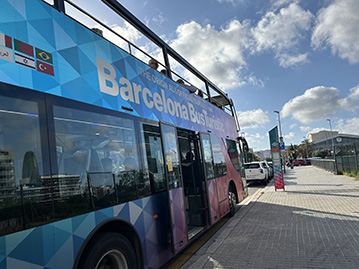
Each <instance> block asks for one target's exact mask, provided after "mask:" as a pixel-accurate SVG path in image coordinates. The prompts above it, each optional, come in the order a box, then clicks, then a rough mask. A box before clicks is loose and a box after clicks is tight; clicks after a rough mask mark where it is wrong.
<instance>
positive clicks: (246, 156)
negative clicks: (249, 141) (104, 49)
mask: <svg viewBox="0 0 359 269" xmlns="http://www.w3.org/2000/svg"><path fill="white" fill-rule="evenodd" d="M244 135H245V133H244V132H242V133H241V137H242V141H243V140H244ZM243 150H244V152H243V153H244V156H243V157H244V162H245V163H246V162H248V155H247V151H248V147H246V148H244V147H243Z"/></svg>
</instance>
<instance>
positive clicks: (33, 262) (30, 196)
mask: <svg viewBox="0 0 359 269" xmlns="http://www.w3.org/2000/svg"><path fill="white" fill-rule="evenodd" d="M48 2H49V1H48ZM48 2H44V1H41V0H24V1H17V0H16V1H15V0H1V1H0V3H1V10H0V21H1V23H0V235H1V236H0V242H1V244H0V267H1V268H144V267H145V268H159V267H161V266H163V265H164V264H165V263H166V262H168V261H169V260H170V259H172V258H173V257H174V256H176V255H177V254H178V253H180V252H181V251H182V250H183V249H184V248H185V247H186V246H188V245H189V244H190V243H191V242H193V240H195V239H196V238H198V236H199V235H201V234H203V233H204V232H205V231H206V230H208V229H209V228H210V227H211V226H213V225H214V224H215V223H216V222H218V221H219V220H220V219H221V218H223V217H224V216H226V215H228V214H229V215H234V213H235V205H236V203H238V202H240V201H241V200H243V199H244V197H245V196H246V195H247V189H246V183H245V179H244V176H243V167H242V161H241V144H240V143H241V142H240V139H239V138H238V131H239V125H238V123H237V120H236V116H235V110H234V106H233V102H232V100H231V99H230V98H229V97H228V96H227V94H225V93H224V92H222V91H221V90H220V89H218V88H217V87H216V86H215V85H214V84H213V83H211V82H210V81H209V80H208V79H207V78H206V77H205V76H203V75H202V74H201V73H200V72H198V71H197V70H196V69H195V68H193V67H192V66H191V65H190V64H189V63H188V62H187V61H186V60H184V59H183V58H182V57H181V56H180V55H179V54H178V53H176V52H175V51H174V50H172V49H171V48H170V47H169V46H168V45H167V44H166V43H165V42H163V41H162V40H161V39H160V38H159V37H158V36H156V35H155V34H154V33H153V32H151V30H149V29H148V28H147V27H146V26H144V25H143V24H142V23H141V22H140V21H139V20H137V19H136V18H135V17H134V16H133V15H132V14H131V13H129V12H128V11H127V10H126V9H124V8H123V7H122V6H121V5H120V4H119V3H118V2H116V1H111V0H107V1H97V2H98V3H100V4H102V5H104V6H105V7H106V8H108V9H109V10H110V11H111V12H113V13H114V14H116V16H121V17H123V18H125V19H126V20H128V21H129V22H130V23H131V24H132V25H134V26H135V27H136V28H137V29H138V30H139V31H141V32H142V33H144V34H145V35H146V36H147V37H149V38H150V40H152V41H153V42H155V43H156V44H157V45H159V46H160V47H161V48H162V49H163V52H164V53H163V55H164V60H163V62H164V64H163V67H164V68H166V69H167V71H168V75H167V76H165V75H163V74H162V73H160V72H157V70H155V69H153V68H151V67H150V66H148V65H147V64H146V63H145V62H143V61H141V60H140V59H138V58H136V57H134V56H133V55H132V54H131V53H130V52H127V51H125V50H123V49H121V48H119V47H118V46H116V45H115V44H113V43H112V42H110V41H109V40H108V39H107V38H106V35H102V34H101V32H100V31H94V30H93V29H91V27H88V26H86V25H84V24H83V23H80V22H79V21H78V20H77V18H74V17H73V16H70V14H68V13H67V9H69V10H70V7H71V9H76V10H77V11H78V12H80V13H82V14H85V15H86V16H88V17H89V18H91V19H92V20H93V21H97V22H99V21H98V20H97V19H96V18H95V17H93V16H92V15H91V14H89V13H88V12H86V11H85V10H84V9H82V8H81V7H79V6H77V5H75V4H74V3H73V2H70V1H63V0H57V1H54V2H53V3H51V1H50V3H48ZM99 23H100V24H101V27H102V26H103V27H107V28H106V29H108V31H111V32H112V33H115V32H114V30H113V29H111V28H109V27H108V26H106V25H103V24H102V23H101V22H99ZM115 34H118V33H115ZM128 44H129V45H130V47H131V46H135V45H134V44H131V43H128ZM145 54H146V53H145ZM168 56H171V57H172V58H174V59H176V61H178V62H179V63H181V64H182V65H183V66H184V67H185V68H186V69H187V70H189V71H191V72H192V73H193V74H195V75H196V76H197V77H198V78H199V79H200V80H201V81H203V82H204V84H205V87H204V88H202V89H198V93H202V94H203V95H198V94H197V93H193V92H190V91H188V89H187V88H186V87H184V86H183V85H182V84H178V83H176V82H174V81H173V80H172V78H173V77H174V76H178V75H177V74H176V73H175V71H173V70H172V69H171V68H170V65H169V61H168ZM159 62H161V61H159ZM241 173H242V175H241Z"/></svg>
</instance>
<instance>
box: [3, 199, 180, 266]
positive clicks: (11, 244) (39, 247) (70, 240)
mask: <svg viewBox="0 0 359 269" xmlns="http://www.w3.org/2000/svg"><path fill="white" fill-rule="evenodd" d="M176 197H179V196H178V194H177V195H176ZM163 201H168V198H167V194H166V192H162V193H159V194H157V195H154V196H150V197H146V198H142V199H139V200H135V201H132V202H128V203H125V204H121V205H117V206H114V207H110V208H105V209H102V210H98V211H95V212H91V213H87V214H83V215H80V216H76V217H73V218H71V219H65V220H61V221H57V222H54V223H50V224H47V225H43V226H39V227H36V228H32V229H28V230H25V231H22V232H17V233H13V234H9V235H6V236H2V237H0V268H72V267H73V264H74V261H75V259H76V255H77V253H78V252H79V250H80V248H81V246H82V244H83V242H84V241H85V240H86V238H87V237H88V236H89V235H90V233H91V232H92V231H93V230H94V229H95V228H96V227H97V226H98V225H101V223H103V222H104V221H106V220H107V219H109V218H122V219H124V220H126V221H127V222H129V223H131V224H132V225H133V227H134V228H135V230H136V231H137V233H138V235H139V237H140V240H141V242H142V245H143V253H144V259H145V265H146V267H147V268H158V267H160V266H161V265H163V264H164V263H165V262H167V261H168V260H169V259H170V258H171V257H172V252H171V247H170V245H169V243H168V242H169V241H170V232H171V231H170V224H169V223H168V222H169V209H168V203H166V202H165V203H164V202H163ZM182 204H183V203H182ZM110 212H111V214H110ZM182 214H184V211H183V210H182ZM154 216H156V217H154ZM183 219H185V218H183ZM181 225H182V226H181V227H182V228H181V229H183V225H184V224H183V223H182V224H181ZM184 226H185V225H184ZM184 231H185V230H184ZM182 235H186V234H185V233H182Z"/></svg>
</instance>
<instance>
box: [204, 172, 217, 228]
mask: <svg viewBox="0 0 359 269" xmlns="http://www.w3.org/2000/svg"><path fill="white" fill-rule="evenodd" d="M207 184H208V196H209V197H208V198H209V204H210V211H211V220H212V225H213V224H214V223H216V222H217V221H219V220H220V217H219V215H220V212H219V203H218V202H219V201H218V191H217V181H216V179H211V180H208V181H207Z"/></svg>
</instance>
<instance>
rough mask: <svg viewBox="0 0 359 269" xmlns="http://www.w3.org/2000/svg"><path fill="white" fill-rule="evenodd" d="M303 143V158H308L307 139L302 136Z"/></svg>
mask: <svg viewBox="0 0 359 269" xmlns="http://www.w3.org/2000/svg"><path fill="white" fill-rule="evenodd" d="M303 138H304V142H305V157H306V158H308V157H309V156H308V144H307V138H306V137H305V136H303Z"/></svg>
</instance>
